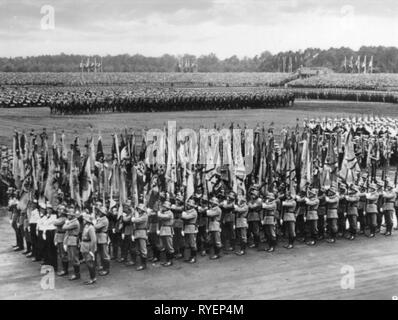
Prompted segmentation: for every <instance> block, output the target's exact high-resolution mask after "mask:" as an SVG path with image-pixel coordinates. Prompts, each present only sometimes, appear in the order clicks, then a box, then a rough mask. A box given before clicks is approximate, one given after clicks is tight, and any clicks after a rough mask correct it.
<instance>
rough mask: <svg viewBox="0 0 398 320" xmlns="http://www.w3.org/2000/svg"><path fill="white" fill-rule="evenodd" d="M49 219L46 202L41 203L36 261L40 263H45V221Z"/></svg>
mask: <svg viewBox="0 0 398 320" xmlns="http://www.w3.org/2000/svg"><path fill="white" fill-rule="evenodd" d="M46 219H47V217H46V204H45V203H44V202H40V203H39V219H38V221H37V229H36V235H37V257H36V260H37V261H39V262H40V263H42V264H43V263H44V262H43V259H44V255H45V242H44V240H43V230H44V221H45V220H46Z"/></svg>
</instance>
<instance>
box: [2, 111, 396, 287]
mask: <svg viewBox="0 0 398 320" xmlns="http://www.w3.org/2000/svg"><path fill="white" fill-rule="evenodd" d="M231 129H232V128H231ZM254 131H255V132H254V140H253V141H252V143H253V159H252V160H253V168H252V171H251V172H249V173H247V174H246V175H245V176H239V175H238V173H237V171H235V170H234V171H233V172H235V176H232V175H231V167H229V166H228V165H224V164H223V157H222V156H221V162H220V164H221V165H220V166H219V167H218V168H216V167H214V168H213V167H212V166H211V168H210V169H208V168H207V167H204V166H200V165H196V166H193V165H192V166H188V165H187V164H186V163H185V162H178V163H177V165H176V167H175V168H174V169H173V168H172V167H166V168H165V167H163V166H160V165H159V166H157V165H151V164H146V162H145V161H146V160H145V155H144V156H143V157H142V158H140V159H136V155H137V152H136V151H137V150H135V147H134V143H133V139H132V137H131V136H129V135H125V136H123V137H121V143H120V144H119V142H118V138H117V137H118V135H116V134H115V135H114V137H113V138H114V140H113V141H114V144H113V146H112V162H105V161H104V153H103V150H102V144H101V139H99V140H98V146H97V150H96V152H95V150H94V144H93V140H92V141H91V142H89V143H88V144H87V152H86V155H85V156H83V157H81V153H80V150H79V146H78V142H77V140H75V143H74V145H72V146H71V147H72V150H66V149H65V148H66V146H65V143H64V142H65V138H64V137H61V143H60V144H58V143H57V140H56V136H55V135H54V139H53V148H52V154H51V153H49V150H48V142H47V140H48V136H47V133H46V132H43V133H42V134H40V136H39V137H36V136H35V134H32V136H31V140H29V139H27V137H25V136H24V135H23V134H22V135H18V134H17V133H16V135H15V137H14V143H13V149H14V150H13V159H12V160H11V165H10V163H7V164H6V165H5V168H4V167H3V164H2V169H3V168H4V169H5V171H7V170H10V171H11V172H12V174H11V175H9V174H8V175H4V176H3V177H4V178H7V177H8V178H7V179H9V181H8V183H9V185H10V188H9V189H8V208H9V212H10V217H11V219H10V222H11V226H12V228H13V229H14V231H15V236H16V246H15V251H22V250H24V249H25V247H26V249H27V250H26V251H24V253H26V254H27V256H28V257H31V258H33V259H34V260H36V261H41V262H42V263H43V264H46V265H51V266H52V267H54V269H56V270H57V271H58V272H59V275H60V276H65V275H66V274H69V273H70V272H71V267H72V266H73V273H72V275H71V277H70V279H71V280H77V279H79V278H80V266H81V262H82V261H85V263H86V266H87V267H88V270H89V274H90V279H89V280H88V281H87V283H88V284H93V283H95V282H96V274H97V272H98V273H99V274H100V275H104V276H105V275H107V274H109V272H110V265H111V263H110V261H111V260H112V259H115V260H117V261H118V262H120V263H126V264H127V265H136V264H137V265H138V267H137V270H138V271H141V270H145V269H146V268H147V261H149V260H151V262H152V263H158V262H160V261H162V264H163V265H164V266H165V267H168V266H171V265H172V264H173V263H174V259H180V258H182V257H184V258H185V260H186V261H187V262H189V263H196V262H197V259H198V253H199V254H200V255H203V256H205V255H209V257H210V258H211V259H212V260H213V259H218V258H220V256H221V253H222V250H223V251H224V252H225V253H228V252H234V251H235V252H236V254H237V255H238V256H243V255H245V253H246V252H247V248H253V249H255V248H257V249H259V250H264V249H265V250H266V251H267V252H273V251H275V249H276V248H277V247H278V243H281V242H283V241H284V240H286V242H287V243H286V245H285V247H286V248H287V249H292V248H293V247H294V244H295V241H296V239H298V240H301V241H305V243H306V244H307V245H310V246H313V245H315V244H316V243H317V242H320V241H323V239H325V238H326V239H327V241H328V242H330V243H334V242H335V241H336V239H339V238H343V237H346V238H347V239H349V240H354V239H355V237H356V236H357V234H358V233H366V235H367V236H369V237H370V238H373V237H374V236H375V235H376V234H377V232H379V231H380V230H381V229H382V226H383V221H384V224H385V235H386V236H390V235H391V233H392V228H393V223H394V213H395V215H396V213H397V206H398V203H397V201H396V195H397V188H396V186H397V174H395V179H394V182H393V181H392V179H391V177H389V176H390V174H389V161H390V159H391V154H392V152H395V154H396V149H397V148H396V142H397V141H396V136H397V122H396V121H394V119H388V118H377V117H375V118H371V117H366V118H363V119H360V118H355V119H354V118H350V119H323V120H320V119H317V120H314V119H310V120H309V121H305V122H304V128H303V129H302V130H301V129H300V128H296V129H295V131H293V132H291V133H290V132H289V131H288V130H287V129H283V130H282V132H281V136H280V138H281V139H280V140H281V143H279V144H277V143H275V136H274V134H273V129H272V128H270V129H269V130H268V131H266V130H265V128H262V129H261V128H260V127H259V126H258V127H257V128H256V129H255V130H254ZM300 131H301V132H300ZM39 138H40V139H41V140H42V143H41V144H39V143H38V140H39ZM315 138H316V139H315ZM243 142H244V141H243ZM147 143H150V141H147ZM231 143H232V144H233V141H231ZM188 145H189V144H188ZM241 146H243V147H244V146H245V143H242V144H241V145H240V144H233V147H234V150H235V152H237V150H239V148H240V147H241ZM229 147H231V145H230V146H229ZM178 148H179V150H178V154H181V153H184V152H185V151H186V150H185V149H184V148H185V146H184V144H183V143H181V144H179V145H178ZM249 148H250V147H249ZM394 148H395V151H393V150H394ZM68 151H71V156H70V157H69V156H68ZM141 154H142V153H141ZM2 159H3V158H2ZM4 159H7V160H8V157H4ZM363 159H364V160H363ZM69 160H70V162H69ZM82 160H83V162H81V161H82ZM91 161H93V163H94V164H93V167H92V169H90V163H91ZM348 161H349V162H348ZM308 168H312V169H311V170H308ZM171 169H173V170H174V173H175V178H171V171H170V170H171ZM232 169H233V168H232ZM348 169H349V170H348ZM360 169H362V171H363V173H362V174H361V173H360ZM380 169H382V174H381V178H380ZM351 171H352V172H351ZM354 171H355V172H354ZM106 172H108V173H106ZM6 173H7V172H6ZM239 180H241V181H240V182H239ZM90 181H91V183H92V187H93V188H90V183H89V182H90ZM116 189H117V190H118V192H117V193H116V192H115V190H116ZM116 199H117V200H116ZM263 242H266V244H267V245H266V246H265V248H263V245H262V243H263Z"/></svg>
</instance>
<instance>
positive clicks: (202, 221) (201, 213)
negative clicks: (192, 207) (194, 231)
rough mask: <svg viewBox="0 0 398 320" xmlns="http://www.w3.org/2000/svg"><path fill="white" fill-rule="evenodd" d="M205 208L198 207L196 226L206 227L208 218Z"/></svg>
mask: <svg viewBox="0 0 398 320" xmlns="http://www.w3.org/2000/svg"><path fill="white" fill-rule="evenodd" d="M206 211H207V208H205V207H201V206H199V207H198V226H199V227H207V224H208V222H209V218H208V217H207V215H206Z"/></svg>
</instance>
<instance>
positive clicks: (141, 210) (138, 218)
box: [131, 203, 148, 271]
mask: <svg viewBox="0 0 398 320" xmlns="http://www.w3.org/2000/svg"><path fill="white" fill-rule="evenodd" d="M131 222H132V223H133V224H134V239H135V242H136V250H137V256H139V257H140V258H141V264H140V265H139V266H138V267H137V271H142V270H145V269H146V260H147V255H148V251H147V240H148V234H147V231H148V230H147V229H148V213H147V209H146V208H145V205H144V204H142V203H140V204H139V205H138V207H137V209H136V210H134V212H133V217H132V218H131Z"/></svg>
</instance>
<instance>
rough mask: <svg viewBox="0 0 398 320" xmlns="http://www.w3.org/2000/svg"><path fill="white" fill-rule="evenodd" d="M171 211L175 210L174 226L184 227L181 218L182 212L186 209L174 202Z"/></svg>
mask: <svg viewBox="0 0 398 320" xmlns="http://www.w3.org/2000/svg"><path fill="white" fill-rule="evenodd" d="M171 211H173V214H174V224H173V228H179V229H182V228H183V227H184V221H182V219H181V214H182V212H183V211H184V207H183V206H179V205H174V204H173V205H172V206H171Z"/></svg>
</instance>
